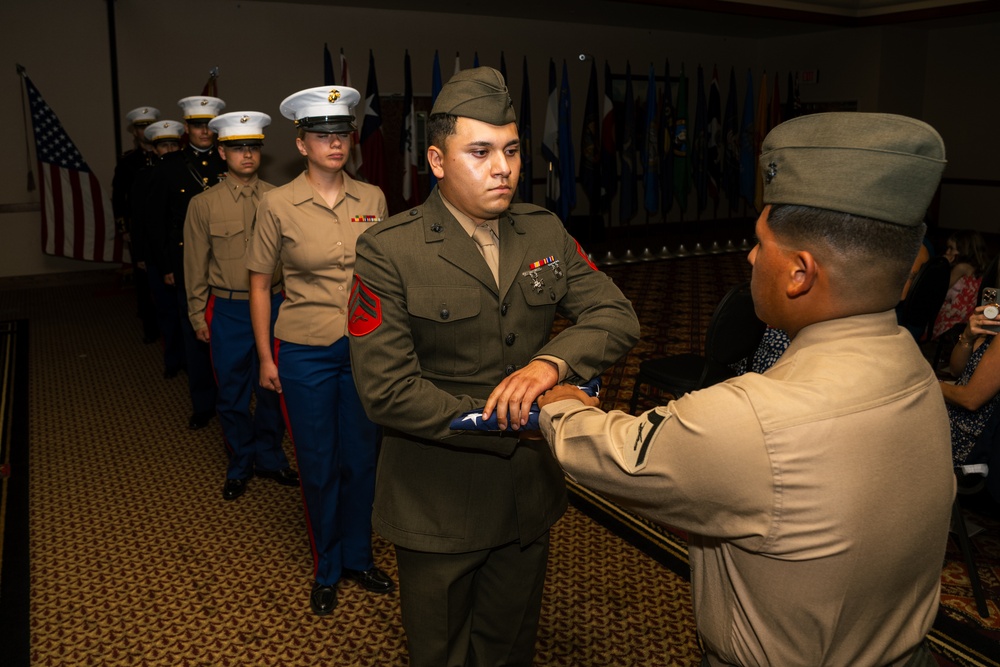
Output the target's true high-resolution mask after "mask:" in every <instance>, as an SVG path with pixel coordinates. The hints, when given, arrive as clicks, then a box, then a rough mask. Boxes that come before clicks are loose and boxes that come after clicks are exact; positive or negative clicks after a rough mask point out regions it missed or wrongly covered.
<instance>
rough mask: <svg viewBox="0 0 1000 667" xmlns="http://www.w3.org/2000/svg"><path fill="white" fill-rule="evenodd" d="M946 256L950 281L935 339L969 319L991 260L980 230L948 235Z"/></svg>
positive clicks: (935, 331) (938, 318)
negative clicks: (949, 265)
mask: <svg viewBox="0 0 1000 667" xmlns="http://www.w3.org/2000/svg"><path fill="white" fill-rule="evenodd" d="M944 256H945V257H947V258H948V261H949V262H951V282H950V287H949V288H948V294H946V295H945V297H944V303H943V304H941V310H940V311H939V312H938V315H937V319H935V320H934V329H933V331H932V337H933V338H937V337H939V336H941V334H943V333H945V332H946V331H948V330H949V329H951V328H952V327H954V326H956V325H959V324H961V323H962V322H965V321H966V320H968V319H969V315H971V314H972V309H973V308H975V307H976V305H977V304H976V295H977V294H978V293H979V285H980V284H981V283H982V279H983V270H984V269H985V268H986V265H987V264H989V263H990V259H989V256H988V254H987V251H986V242H985V241H984V240H983V237H982V235H981V234H980V233H979V232H977V231H970V230H959V231H956V232H955V233H954V234H952V235H951V236H950V237H948V246H947V249H946V250H945V252H944Z"/></svg>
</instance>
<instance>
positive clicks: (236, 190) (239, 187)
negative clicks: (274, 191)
mask: <svg viewBox="0 0 1000 667" xmlns="http://www.w3.org/2000/svg"><path fill="white" fill-rule="evenodd" d="M222 183H223V187H224V188H226V189H227V190H229V194H231V195H232V196H233V201H239V200H240V195H241V194H243V191H244V190H247V191H249V192H250V196H251V197H253V196H254V195H256V197H257V200H258V201H260V189H259V188H258V185H259V184H260V179H259V178H257V174H254V175H253V177H252V178H251V179H250V182H249V183H247V184H246V185H243V184H242V183H238V182H237V181H236V179H232V178H227V179H226V180H224V181H223V182H222Z"/></svg>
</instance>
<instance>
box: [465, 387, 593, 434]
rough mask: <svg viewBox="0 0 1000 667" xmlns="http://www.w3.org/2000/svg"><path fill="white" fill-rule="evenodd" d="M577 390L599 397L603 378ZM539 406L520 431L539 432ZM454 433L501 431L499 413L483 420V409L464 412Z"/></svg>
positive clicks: (534, 405)
mask: <svg viewBox="0 0 1000 667" xmlns="http://www.w3.org/2000/svg"><path fill="white" fill-rule="evenodd" d="M577 388H578V389H579V390H580V391H582V392H583V393H585V394H586V395H587V396H599V395H600V391H601V378H599V377H597V378H594V379H593V380H591V381H590V382H588V383H586V384H584V385H577ZM539 412H540V411H539V409H538V404H537V403H532V404H531V411H530V412H529V413H528V423H527V424H525V425H524V426H522V427H520V428H519V429H518V430H519V431H537V430H538V428H539V427H538V414H539ZM449 428H451V430H453V431H497V432H499V431H500V427H499V426H498V425H497V413H496V411H494V412H493V414H492V415H490V418H489V419H483V411H482V408H480V409H479V410H469V411H468V412H463V413H462V414H461V415H459V416H458V417H456V418H455V419H454V420H452V422H451V425H450V426H449ZM506 430H507V431H514V429H512V428H511V425H510V424H508V425H507V429H506Z"/></svg>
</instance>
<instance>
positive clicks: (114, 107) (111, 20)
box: [106, 0, 122, 159]
mask: <svg viewBox="0 0 1000 667" xmlns="http://www.w3.org/2000/svg"><path fill="white" fill-rule="evenodd" d="M106 4H107V6H108V57H109V58H110V60H111V113H112V119H111V120H112V124H113V126H114V128H115V159H117V158H118V156H119V155H121V154H122V136H121V135H122V125H121V99H120V98H119V94H118V93H119V91H118V37H117V31H116V29H115V0H107V2H106Z"/></svg>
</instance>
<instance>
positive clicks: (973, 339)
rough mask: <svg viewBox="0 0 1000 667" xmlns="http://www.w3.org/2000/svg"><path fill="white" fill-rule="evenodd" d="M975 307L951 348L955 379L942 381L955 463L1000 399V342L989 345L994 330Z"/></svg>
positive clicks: (961, 460) (966, 451)
mask: <svg viewBox="0 0 1000 667" xmlns="http://www.w3.org/2000/svg"><path fill="white" fill-rule="evenodd" d="M984 308H985V307H984V306H979V307H978V308H976V309H975V312H974V313H973V315H972V316H971V317H970V318H969V323H968V324H967V325H966V326H965V331H963V332H962V334H961V335H960V336H959V337H958V343H956V344H955V347H954V349H953V350H952V351H951V365H950V368H951V372H952V374H953V375H957V376H959V377H958V380H957V381H956V382H955V383H954V384H952V383H951V382H942V383H941V392H942V393H943V394H944V400H945V403H946V405H947V408H948V419H949V421H950V422H951V455H952V460H953V461H954V464H955V466H960V465H962V464H963V463H965V459H966V457H967V456H968V455H969V452H970V451H972V447H973V445H975V444H976V439H977V438H978V437H979V434H980V433H982V431H983V428H984V427H985V426H986V422H987V421H988V420H989V418H990V416H991V415H992V414H993V412H994V410H996V407H997V404H998V403H1000V345H991V343H992V342H993V337H994V336H996V335H997V331H994V330H992V329H988V328H986V327H988V326H994V323H993V321H992V320H989V319H987V318H986V317H985V316H984V315H983V310H984Z"/></svg>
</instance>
